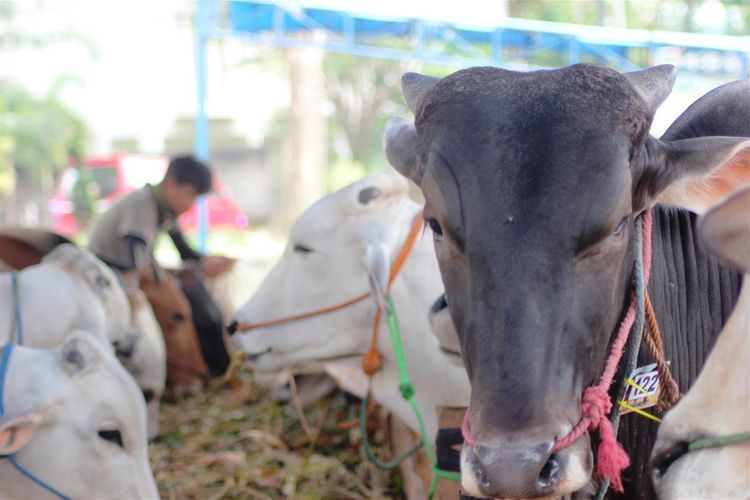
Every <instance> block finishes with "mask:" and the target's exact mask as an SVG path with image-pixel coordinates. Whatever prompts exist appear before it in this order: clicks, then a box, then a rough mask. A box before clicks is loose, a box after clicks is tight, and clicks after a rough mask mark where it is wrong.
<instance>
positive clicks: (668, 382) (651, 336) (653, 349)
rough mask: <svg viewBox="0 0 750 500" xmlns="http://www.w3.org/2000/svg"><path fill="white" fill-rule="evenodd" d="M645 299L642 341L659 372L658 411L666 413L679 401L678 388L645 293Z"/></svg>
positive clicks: (649, 301) (648, 297)
mask: <svg viewBox="0 0 750 500" xmlns="http://www.w3.org/2000/svg"><path fill="white" fill-rule="evenodd" d="M645 299H646V321H647V322H648V328H647V329H646V335H644V336H643V340H644V342H645V343H646V347H647V348H648V351H649V352H650V353H651V356H653V358H654V360H656V371H657V372H659V386H660V387H659V394H660V397H659V403H660V404H659V409H660V410H661V411H667V410H668V409H670V408H671V407H672V406H674V405H675V404H676V403H677V401H679V400H680V397H681V394H680V387H679V386H678V385H677V381H675V379H674V377H672V373H671V372H670V371H669V366H668V365H667V361H666V360H665V359H664V343H663V342H662V339H661V331H660V330H659V323H658V322H657V321H656V313H654V307H653V305H652V304H651V297H650V296H649V294H648V292H646V296H645Z"/></svg>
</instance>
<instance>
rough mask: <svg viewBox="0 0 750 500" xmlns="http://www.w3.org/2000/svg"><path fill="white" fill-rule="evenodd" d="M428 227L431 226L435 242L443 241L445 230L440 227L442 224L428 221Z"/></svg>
mask: <svg viewBox="0 0 750 500" xmlns="http://www.w3.org/2000/svg"><path fill="white" fill-rule="evenodd" d="M427 225H428V226H430V229H431V230H432V234H433V235H434V238H435V241H443V228H442V227H440V223H439V222H438V221H436V220H435V219H427Z"/></svg>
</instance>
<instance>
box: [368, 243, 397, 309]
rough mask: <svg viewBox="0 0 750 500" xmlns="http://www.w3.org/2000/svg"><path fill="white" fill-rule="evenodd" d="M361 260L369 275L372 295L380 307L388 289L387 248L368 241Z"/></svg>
mask: <svg viewBox="0 0 750 500" xmlns="http://www.w3.org/2000/svg"><path fill="white" fill-rule="evenodd" d="M362 261H363V263H364V265H365V269H366V270H367V275H368V276H369V277H370V288H371V290H372V293H373V297H374V298H375V300H376V301H377V302H378V304H379V305H380V306H381V307H384V305H385V303H384V300H385V294H386V292H387V291H388V277H389V274H390V273H391V263H390V261H389V258H388V250H387V249H386V248H385V245H383V244H380V243H368V244H366V245H365V250H364V254H363V255H362Z"/></svg>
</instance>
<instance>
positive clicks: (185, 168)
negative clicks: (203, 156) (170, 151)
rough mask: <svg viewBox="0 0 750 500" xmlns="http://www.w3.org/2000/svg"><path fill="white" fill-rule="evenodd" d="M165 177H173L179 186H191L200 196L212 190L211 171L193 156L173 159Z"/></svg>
mask: <svg viewBox="0 0 750 500" xmlns="http://www.w3.org/2000/svg"><path fill="white" fill-rule="evenodd" d="M164 177H165V178H166V177H171V178H172V179H174V180H175V182H177V184H190V185H191V186H193V187H195V190H196V191H197V192H198V194H206V193H208V192H209V191H210V190H211V170H210V169H209V168H208V165H206V164H205V163H203V162H202V161H200V160H198V159H197V158H195V156H193V155H185V156H175V157H174V158H172V160H171V161H170V162H169V166H168V167H167V173H166V174H165V175H164Z"/></svg>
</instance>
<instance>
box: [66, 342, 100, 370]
mask: <svg viewBox="0 0 750 500" xmlns="http://www.w3.org/2000/svg"><path fill="white" fill-rule="evenodd" d="M98 359H99V355H98V353H97V352H96V349H95V348H94V346H93V345H92V344H91V342H90V341H89V340H88V339H86V338H84V337H82V336H76V337H71V338H69V339H68V340H67V341H66V342H65V344H63V346H62V357H61V362H62V367H63V370H65V372H66V373H67V374H68V375H71V376H74V375H82V374H84V373H87V372H88V371H90V370H91V368H92V367H93V366H94V365H96V362H97V361H98Z"/></svg>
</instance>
